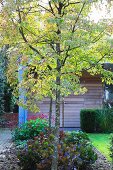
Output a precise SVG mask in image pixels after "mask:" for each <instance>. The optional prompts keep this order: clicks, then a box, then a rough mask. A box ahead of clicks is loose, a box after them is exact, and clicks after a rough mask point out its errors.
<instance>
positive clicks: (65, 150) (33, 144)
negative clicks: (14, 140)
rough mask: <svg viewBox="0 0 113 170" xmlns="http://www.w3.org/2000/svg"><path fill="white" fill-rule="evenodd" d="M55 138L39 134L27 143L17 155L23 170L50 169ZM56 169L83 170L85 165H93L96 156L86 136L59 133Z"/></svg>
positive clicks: (79, 133)
mask: <svg viewBox="0 0 113 170" xmlns="http://www.w3.org/2000/svg"><path fill="white" fill-rule="evenodd" d="M54 138H55V136H54V135H53V134H49V133H46V134H44V133H40V134H39V135H38V136H37V137H36V138H35V140H31V141H28V142H27V145H26V147H24V148H23V149H22V148H21V149H20V151H19V154H18V158H19V160H20V163H21V166H22V167H23V169H24V170H29V169H30V168H31V167H34V169H36V168H37V169H38V170H41V169H43V170H45V169H48V170H49V169H50V166H51V160H52V156H53V151H54V143H53V140H54ZM58 155H59V158H58V169H66V168H69V169H73V168H74V167H76V168H78V169H80V170H85V169H86V167H87V165H89V164H91V163H94V162H95V160H96V159H97V155H96V154H95V153H94V151H93V148H92V145H91V143H90V142H89V138H88V136H87V134H84V133H83V132H69V133H64V132H62V131H61V132H60V140H59V144H58Z"/></svg>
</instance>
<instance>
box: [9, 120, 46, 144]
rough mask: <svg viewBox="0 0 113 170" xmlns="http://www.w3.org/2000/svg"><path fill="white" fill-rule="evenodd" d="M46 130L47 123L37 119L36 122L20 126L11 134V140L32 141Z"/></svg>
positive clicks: (28, 122)
mask: <svg viewBox="0 0 113 170" xmlns="http://www.w3.org/2000/svg"><path fill="white" fill-rule="evenodd" d="M46 128H48V122H47V120H46V119H41V118H38V119H36V120H30V121H27V122H26V123H24V124H22V125H21V127H18V128H16V129H15V130H14V132H13V134H12V135H13V140H14V141H17V140H28V139H33V138H34V137H35V136H37V135H39V133H40V132H43V133H46Z"/></svg>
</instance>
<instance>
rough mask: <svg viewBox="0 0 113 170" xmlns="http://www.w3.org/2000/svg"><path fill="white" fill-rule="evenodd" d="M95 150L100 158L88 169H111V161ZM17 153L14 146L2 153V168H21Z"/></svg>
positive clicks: (0, 156)
mask: <svg viewBox="0 0 113 170" xmlns="http://www.w3.org/2000/svg"><path fill="white" fill-rule="evenodd" d="M95 152H96V153H97V155H98V159H97V161H96V162H95V164H93V165H92V166H89V167H88V168H87V170H110V168H111V167H110V163H109V162H108V161H107V160H106V158H105V157H104V156H103V155H102V154H101V153H100V152H99V151H98V150H96V149H95ZM16 153H17V150H16V148H15V147H14V146H13V147H12V148H11V149H8V150H6V151H4V152H2V153H0V169H2V170H21V167H20V166H19V160H18V158H17V156H16Z"/></svg>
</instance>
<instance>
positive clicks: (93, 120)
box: [80, 108, 113, 132]
mask: <svg viewBox="0 0 113 170" xmlns="http://www.w3.org/2000/svg"><path fill="white" fill-rule="evenodd" d="M80 122H81V129H82V130H83V131H85V132H113V108H111V109H109V108H103V109H82V110H81V112H80Z"/></svg>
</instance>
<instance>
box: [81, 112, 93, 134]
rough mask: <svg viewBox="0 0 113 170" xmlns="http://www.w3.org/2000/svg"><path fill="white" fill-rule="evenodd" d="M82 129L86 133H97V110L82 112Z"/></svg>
mask: <svg viewBox="0 0 113 170" xmlns="http://www.w3.org/2000/svg"><path fill="white" fill-rule="evenodd" d="M80 123H81V129H82V130H83V131H85V132H95V124H96V110H93V109H83V110H81V112H80Z"/></svg>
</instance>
